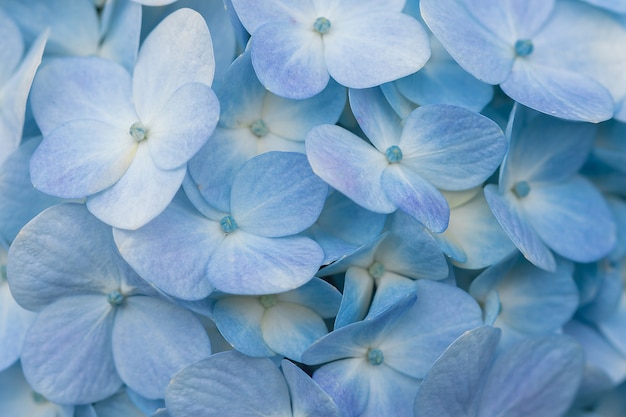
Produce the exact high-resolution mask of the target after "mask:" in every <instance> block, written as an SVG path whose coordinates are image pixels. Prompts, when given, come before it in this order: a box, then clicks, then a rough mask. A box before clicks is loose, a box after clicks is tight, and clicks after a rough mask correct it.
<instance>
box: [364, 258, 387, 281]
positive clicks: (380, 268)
mask: <svg viewBox="0 0 626 417" xmlns="http://www.w3.org/2000/svg"><path fill="white" fill-rule="evenodd" d="M367 272H369V274H370V276H371V277H372V278H374V279H378V278H380V277H382V276H383V274H384V273H385V266H384V265H383V264H381V263H380V262H374V263H372V264H371V265H370V267H369V268H367Z"/></svg>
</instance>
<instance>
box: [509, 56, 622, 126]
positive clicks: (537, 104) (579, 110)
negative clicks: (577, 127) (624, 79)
mask: <svg viewBox="0 0 626 417" xmlns="http://www.w3.org/2000/svg"><path fill="white" fill-rule="evenodd" d="M500 87H501V88H502V91H504V92H505V93H506V94H507V95H508V96H509V97H511V98H512V99H513V100H515V101H517V102H519V103H521V104H523V105H525V106H527V107H530V108H532V109H535V110H538V111H540V112H542V113H546V114H549V115H551V116H555V117H559V118H562V119H567V120H578V121H584V122H592V123H597V122H601V121H604V120H608V119H610V118H612V117H613V108H614V104H613V97H611V94H610V93H609V91H608V90H607V89H606V88H604V86H602V84H600V83H599V82H597V81H595V80H594V79H592V78H590V77H587V76H584V75H580V74H578V73H575V72H571V71H570V70H563V69H558V68H550V67H545V66H539V65H533V64H532V63H531V62H530V61H529V62H527V61H526V60H523V59H518V60H516V61H515V65H514V66H513V70H512V72H511V75H510V76H509V77H508V78H507V79H506V80H505V81H504V82H502V84H500Z"/></svg>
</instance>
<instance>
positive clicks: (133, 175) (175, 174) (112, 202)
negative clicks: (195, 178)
mask: <svg viewBox="0 0 626 417" xmlns="http://www.w3.org/2000/svg"><path fill="white" fill-rule="evenodd" d="M149 152H150V151H149V149H148V147H147V145H146V144H145V143H140V144H139V146H138V147H137V152H136V153H135V158H134V159H133V162H132V163H131V164H130V166H129V167H128V170H127V171H126V173H124V175H123V176H122V178H120V180H119V181H118V182H116V183H115V184H114V185H113V186H111V187H109V188H107V189H106V190H104V191H101V192H99V193H98V194H94V195H92V196H89V197H88V198H87V208H88V209H89V211H90V212H91V213H92V214H93V215H94V216H96V217H97V218H98V219H100V220H102V221H103V222H105V223H107V224H110V225H111V226H113V227H117V228H120V229H131V230H132V229H138V228H139V227H141V226H143V225H145V224H146V223H148V222H149V221H150V220H152V219H154V218H155V217H156V216H158V215H159V214H160V213H161V212H162V211H163V210H165V207H167V205H168V204H169V203H170V202H171V201H172V199H173V198H174V195H175V194H176V192H177V191H178V189H179V188H180V185H181V184H182V182H183V178H184V177H185V172H186V171H187V169H186V167H185V166H183V167H180V168H177V169H175V170H169V171H163V170H161V169H159V168H158V167H157V166H156V165H155V164H154V162H153V161H152V158H151V157H150V153H149Z"/></svg>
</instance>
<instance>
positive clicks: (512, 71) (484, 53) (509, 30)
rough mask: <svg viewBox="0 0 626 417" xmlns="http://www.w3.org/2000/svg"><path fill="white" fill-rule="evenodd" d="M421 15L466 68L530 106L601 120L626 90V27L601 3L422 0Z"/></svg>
mask: <svg viewBox="0 0 626 417" xmlns="http://www.w3.org/2000/svg"><path fill="white" fill-rule="evenodd" d="M421 12H422V17H423V18H424V20H425V21H426V23H427V24H428V26H429V27H430V29H431V30H432V31H433V32H434V33H435V35H436V36H437V38H438V39H439V40H440V41H441V43H442V44H443V45H444V47H445V48H446V49H447V50H448V52H449V53H450V55H452V56H453V57H454V59H455V60H456V61H457V62H458V63H459V64H460V65H461V66H462V67H463V68H465V69H466V70H467V71H468V72H470V73H471V74H472V75H474V76H475V77H476V78H478V79H480V80H483V81H485V82H487V83H490V84H499V85H500V87H501V88H502V90H503V91H504V92H505V93H506V94H508V95H509V96H510V97H511V98H513V99H514V100H516V101H518V102H519V103H521V104H524V105H526V106H528V107H531V108H533V109H536V110H539V111H541V112H544V113H547V114H551V115H554V116H557V117H561V118H565V119H570V120H583V121H591V122H599V121H603V120H607V119H610V118H611V117H613V113H614V109H615V103H616V102H619V101H621V100H622V99H623V98H624V95H625V94H626V87H625V85H624V77H625V75H624V74H625V71H624V69H625V68H626V52H624V50H623V49H621V48H620V47H619V46H618V45H620V44H622V43H624V42H626V29H625V28H624V27H623V26H622V25H621V24H620V23H619V22H618V21H617V20H616V19H615V18H614V16H612V15H611V14H609V13H606V12H604V11H601V10H599V9H597V8H594V7H592V6H589V5H585V4H584V3H582V2H578V1H554V0H550V1H544V0H532V1H524V2H520V1H517V2H515V1H513V2H497V3H495V4H494V3H493V2H491V1H488V0H487V1H482V0H481V1H469V0H445V1H439V0H422V1H421ZM598 27H602V31H598V30H597V28H598ZM608 39H610V40H611V41H610V42H608V43H607V40H608Z"/></svg>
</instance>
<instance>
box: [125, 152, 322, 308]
mask: <svg viewBox="0 0 626 417" xmlns="http://www.w3.org/2000/svg"><path fill="white" fill-rule="evenodd" d="M326 194H327V186H326V184H325V183H324V182H323V181H321V180H320V179H319V178H318V177H317V176H315V174H313V171H311V167H310V166H309V164H308V162H307V160H306V157H305V156H304V155H302V154H299V153H294V152H267V153H264V154H261V155H258V156H256V157H254V158H252V159H250V160H249V161H247V162H246V163H245V164H244V165H243V166H242V167H241V169H240V170H239V172H238V173H237V176H236V177H235V180H234V182H233V185H232V188H231V191H230V196H229V197H230V198H229V200H228V201H227V203H228V204H227V207H225V208H226V211H223V212H221V211H216V210H215V209H212V208H210V207H209V208H207V206H208V204H207V203H206V202H204V203H203V200H202V197H199V198H198V200H197V201H195V202H194V203H195V205H196V207H197V208H198V209H199V210H201V211H202V214H201V212H198V210H197V209H196V208H194V207H193V206H191V205H190V204H189V202H188V201H185V199H184V198H181V199H180V200H178V201H175V202H174V203H173V204H172V205H171V206H170V207H169V208H168V209H166V210H165V211H164V212H163V214H161V215H160V216H159V217H157V218H156V219H154V220H153V221H152V222H150V223H148V224H147V225H146V226H144V227H142V228H141V229H139V230H135V231H125V230H121V229H115V231H114V235H115V240H116V242H117V244H118V245H119V248H120V252H121V253H122V256H124V258H125V259H126V260H127V261H128V262H129V263H130V264H131V265H132V266H133V268H135V270H136V271H138V273H139V274H140V275H141V276H142V277H144V278H145V279H146V280H148V281H149V282H151V283H153V284H154V285H156V286H157V287H158V288H159V289H161V290H163V291H164V292H166V293H168V294H170V295H172V296H174V297H177V298H181V299H185V300H199V299H202V298H204V297H206V296H207V295H209V293H210V292H211V291H212V290H213V289H214V288H215V289H217V290H220V291H222V292H226V293H230V294H240V295H263V294H273V293H278V292H284V291H289V290H292V289H294V288H297V287H299V286H300V285H302V284H304V283H306V282H308V281H309V280H310V279H311V278H313V276H314V275H315V273H316V272H317V270H318V269H319V266H320V265H321V263H322V261H323V258H324V254H323V251H322V249H321V248H320V247H319V245H318V244H317V243H315V241H313V240H312V239H310V238H308V237H305V236H302V235H300V233H301V232H302V231H304V230H305V229H307V228H308V227H310V226H311V225H312V224H313V223H314V222H315V220H317V218H318V216H319V214H320V212H321V211H322V207H323V205H324V199H325V198H326ZM202 204H203V205H202Z"/></svg>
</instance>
